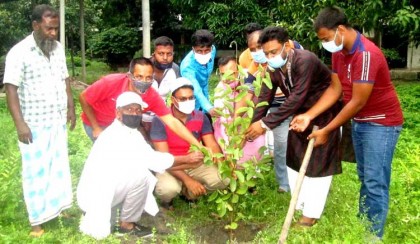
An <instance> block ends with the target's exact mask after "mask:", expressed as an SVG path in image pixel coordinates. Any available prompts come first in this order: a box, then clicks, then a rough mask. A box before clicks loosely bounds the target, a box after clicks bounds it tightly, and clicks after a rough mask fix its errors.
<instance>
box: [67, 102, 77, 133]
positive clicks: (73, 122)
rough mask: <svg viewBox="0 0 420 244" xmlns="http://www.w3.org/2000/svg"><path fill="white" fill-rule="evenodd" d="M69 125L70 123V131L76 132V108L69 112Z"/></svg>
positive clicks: (70, 109)
mask: <svg viewBox="0 0 420 244" xmlns="http://www.w3.org/2000/svg"><path fill="white" fill-rule="evenodd" d="M67 123H70V130H74V127H75V126H76V114H75V112H74V107H72V108H68V110H67Z"/></svg>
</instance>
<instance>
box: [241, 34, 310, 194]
mask: <svg viewBox="0 0 420 244" xmlns="http://www.w3.org/2000/svg"><path fill="white" fill-rule="evenodd" d="M261 33H262V30H256V31H254V32H252V33H251V34H249V35H248V36H247V37H248V38H247V43H248V49H249V50H250V54H251V62H250V63H249V64H248V66H247V67H242V68H244V69H246V70H247V71H248V77H247V78H246V79H245V83H246V84H247V85H248V86H249V87H250V92H249V94H247V96H246V97H245V98H244V100H243V101H242V102H241V103H242V104H245V103H246V100H250V99H253V97H254V87H253V85H252V83H253V82H254V80H255V79H256V76H257V75H258V74H259V73H260V71H259V66H260V65H261V66H262V67H263V68H264V69H266V68H267V58H266V57H265V54H264V52H263V49H262V47H261V43H258V40H259V38H260V35H261ZM288 42H289V46H290V48H293V49H302V50H303V47H302V46H301V45H300V44H299V43H298V42H297V41H293V40H289V41H288ZM259 75H261V74H259ZM285 100H286V97H285V96H284V94H283V92H282V91H281V89H280V87H277V90H276V93H275V95H274V99H273V102H272V103H271V104H270V110H269V112H273V111H276V110H277V109H278V107H280V106H281V105H282V104H283V102H284V101H285ZM241 106H243V105H241ZM238 107H240V106H238ZM291 120H292V116H289V117H288V118H286V119H285V120H284V121H283V122H282V123H280V124H279V125H278V126H276V127H275V128H273V129H272V130H270V131H267V132H266V142H267V143H266V144H267V145H268V149H269V151H270V153H272V154H273V159H274V172H275V175H276V180H277V182H278V184H279V187H278V189H277V191H278V192H280V193H283V192H288V191H290V186H289V178H288V176H287V168H286V152H287V136H288V134H289V123H290V121H291Z"/></svg>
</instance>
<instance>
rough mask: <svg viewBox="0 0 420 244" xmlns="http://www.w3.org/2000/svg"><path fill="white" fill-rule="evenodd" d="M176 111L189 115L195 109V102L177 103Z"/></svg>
mask: <svg viewBox="0 0 420 244" xmlns="http://www.w3.org/2000/svg"><path fill="white" fill-rule="evenodd" d="M177 109H178V110H179V111H180V112H181V113H184V114H191V113H192V112H193V111H194V109H195V100H187V101H184V102H178V107H177Z"/></svg>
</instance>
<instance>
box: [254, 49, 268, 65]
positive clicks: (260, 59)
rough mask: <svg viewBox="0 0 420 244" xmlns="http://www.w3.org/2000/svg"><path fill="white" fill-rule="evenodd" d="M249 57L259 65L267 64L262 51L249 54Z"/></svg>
mask: <svg viewBox="0 0 420 244" xmlns="http://www.w3.org/2000/svg"><path fill="white" fill-rule="evenodd" d="M251 56H252V59H253V60H254V61H255V62H256V63H259V64H264V63H266V62H267V58H266V57H265V54H264V52H263V50H262V49H260V50H258V51H256V52H251Z"/></svg>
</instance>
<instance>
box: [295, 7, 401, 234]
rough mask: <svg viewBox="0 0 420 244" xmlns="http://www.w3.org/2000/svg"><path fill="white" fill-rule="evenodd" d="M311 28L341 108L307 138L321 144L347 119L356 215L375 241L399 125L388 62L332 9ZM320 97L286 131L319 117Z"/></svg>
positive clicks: (381, 223)
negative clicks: (328, 55) (333, 76)
mask: <svg viewBox="0 0 420 244" xmlns="http://www.w3.org/2000/svg"><path fill="white" fill-rule="evenodd" d="M314 27H315V31H316V32H317V35H318V38H319V39H320V40H321V42H322V45H323V47H324V48H325V49H326V50H327V51H329V52H332V53H333V55H332V69H333V72H336V73H337V74H338V77H339V78H340V81H341V84H342V91H343V100H344V103H345V106H344V107H343V109H342V110H341V111H340V113H339V114H338V115H337V116H336V117H335V118H334V120H332V121H331V122H330V123H328V124H327V125H325V126H323V127H322V128H321V129H320V130H319V131H316V132H314V133H312V134H311V135H309V138H316V144H317V145H322V144H324V143H325V142H326V141H327V140H326V138H327V137H328V135H329V134H330V133H331V132H330V131H331V130H334V129H336V128H338V127H339V126H341V125H343V124H344V123H345V122H347V121H348V120H350V119H352V138H353V146H354V151H355V155H356V162H357V173H358V176H359V179H360V181H361V183H362V184H361V188H360V199H359V215H367V218H368V219H369V220H370V221H371V222H372V227H371V231H372V232H373V233H375V234H376V235H377V237H378V238H380V239H381V238H382V236H383V234H384V226H385V221H386V216H387V213H388V208H389V184H390V179H391V163H392V157H393V153H394V150H395V147H396V144H397V141H398V137H399V134H400V132H401V129H402V123H403V115H402V110H401V106H400V103H399V101H398V97H397V94H396V92H395V89H394V86H393V85H392V82H391V77H390V74H389V69H388V64H387V62H386V59H385V57H384V55H383V54H382V51H381V50H380V49H379V48H378V47H377V46H375V44H373V43H372V42H371V41H369V40H368V39H367V38H366V37H364V36H363V35H362V34H360V33H359V32H358V31H356V30H355V29H353V28H352V27H351V26H350V23H348V20H347V17H346V15H345V13H344V12H343V10H341V9H340V8H338V7H328V8H325V9H323V10H321V11H320V12H319V14H318V16H317V18H316V19H315V22H314ZM323 98H325V99H322V100H320V101H319V102H318V103H317V104H316V105H317V106H314V107H313V108H311V109H310V110H309V111H307V112H306V113H305V114H303V115H301V116H299V117H298V118H296V120H295V121H294V122H296V124H295V126H292V128H295V129H296V130H302V129H304V127H306V125H307V124H308V123H310V121H311V120H313V118H315V117H316V116H318V114H321V113H322V112H323V111H324V110H325V108H327V107H328V106H327V105H328V104H330V99H329V98H328V97H323Z"/></svg>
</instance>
